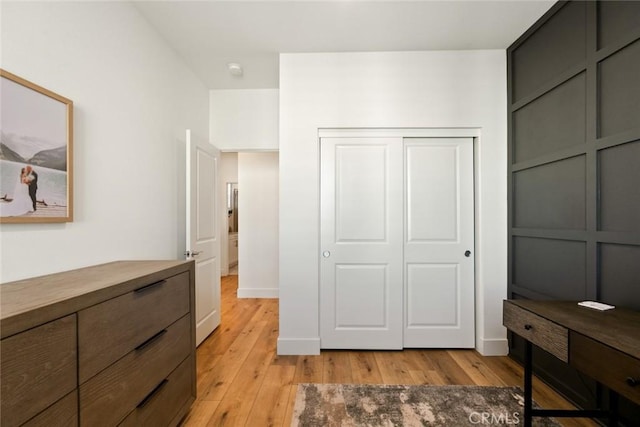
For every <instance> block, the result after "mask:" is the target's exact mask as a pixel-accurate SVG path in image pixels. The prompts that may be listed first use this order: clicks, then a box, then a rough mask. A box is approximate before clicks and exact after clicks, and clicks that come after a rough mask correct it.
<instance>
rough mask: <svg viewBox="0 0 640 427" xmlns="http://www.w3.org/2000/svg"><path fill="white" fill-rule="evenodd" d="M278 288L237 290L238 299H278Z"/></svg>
mask: <svg viewBox="0 0 640 427" xmlns="http://www.w3.org/2000/svg"><path fill="white" fill-rule="evenodd" d="M279 296H280V293H279V292H278V288H242V289H241V288H238V298H278V297H279Z"/></svg>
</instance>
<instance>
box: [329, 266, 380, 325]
mask: <svg viewBox="0 0 640 427" xmlns="http://www.w3.org/2000/svg"><path fill="white" fill-rule="evenodd" d="M387 281H388V280H387V267H386V266H385V265H375V264H369V265H366V264H365V265H337V266H336V281H335V283H336V290H335V295H336V313H335V315H336V320H335V325H336V328H384V327H386V326H387V317H388V315H387V312H388V310H389V303H388V293H389V289H388V285H387Z"/></svg>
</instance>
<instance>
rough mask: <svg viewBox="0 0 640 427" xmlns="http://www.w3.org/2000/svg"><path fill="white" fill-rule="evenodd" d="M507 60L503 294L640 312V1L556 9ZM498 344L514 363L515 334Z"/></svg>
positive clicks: (582, 382) (555, 364) (565, 379)
mask: <svg viewBox="0 0 640 427" xmlns="http://www.w3.org/2000/svg"><path fill="white" fill-rule="evenodd" d="M507 64H508V97H509V99H508V108H509V121H508V123H509V154H508V174H509V180H508V183H509V184H508V185H509V189H508V194H509V225H508V227H509V243H508V244H509V273H508V277H509V286H508V293H509V298H537V299H564V300H585V299H593V300H600V301H604V302H607V303H610V304H614V305H620V306H626V307H630V308H633V309H635V310H640V1H632V2H629V1H598V2H583V1H569V2H559V3H557V4H556V5H554V7H552V8H551V10H549V12H547V13H546V14H545V15H544V16H543V17H542V18H541V19H540V20H539V21H538V22H537V23H536V24H534V25H533V26H532V27H531V28H530V29H529V30H528V31H527V32H526V33H525V34H524V35H523V36H522V37H520V38H519V39H518V40H517V41H516V42H514V43H513V44H512V45H511V46H510V47H509V49H508V50H507ZM611 333H612V334H614V333H615V331H611ZM639 334H640V331H639ZM510 348H511V353H512V355H514V356H515V357H516V358H520V356H521V354H522V348H523V344H522V342H521V341H520V340H518V339H517V337H510ZM534 360H537V361H538V363H537V366H536V373H539V374H540V375H541V376H542V377H543V378H545V379H546V380H547V381H549V382H550V383H552V385H554V386H555V387H556V388H557V389H559V390H560V391H561V392H563V393H564V394H565V395H567V396H568V397H569V398H571V399H572V400H574V401H575V402H576V403H577V404H579V405H581V406H584V407H588V406H592V405H596V404H601V405H604V406H606V405H607V402H606V401H604V399H606V393H603V390H601V387H600V386H598V385H597V384H595V383H594V382H593V381H591V380H590V379H588V378H585V377H583V376H581V375H580V374H578V373H577V372H575V371H568V368H567V366H566V365H564V364H563V363H561V362H559V361H557V360H556V359H555V358H554V357H552V356H549V355H547V354H546V353H544V352H543V351H542V350H539V349H537V351H536V352H535V353H534ZM622 406H623V408H622V410H623V413H624V416H626V418H627V422H628V423H632V425H640V408H638V407H637V406H633V405H632V404H631V403H629V402H623V405H622Z"/></svg>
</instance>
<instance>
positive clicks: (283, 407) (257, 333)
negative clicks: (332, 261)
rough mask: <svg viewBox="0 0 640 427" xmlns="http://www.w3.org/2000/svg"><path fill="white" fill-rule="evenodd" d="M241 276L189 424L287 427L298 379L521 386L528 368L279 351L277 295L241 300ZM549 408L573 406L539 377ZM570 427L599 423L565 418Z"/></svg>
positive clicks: (538, 389)
mask: <svg viewBox="0 0 640 427" xmlns="http://www.w3.org/2000/svg"><path fill="white" fill-rule="evenodd" d="M237 286H238V276H227V277H225V278H223V279H222V285H221V289H222V308H221V316H222V323H221V325H220V326H219V327H218V329H216V331H214V333H213V334H211V336H209V337H208V338H207V339H206V340H205V341H204V342H203V343H202V344H201V345H200V346H199V347H198V350H197V362H196V365H197V375H198V378H197V382H198V396H197V399H196V402H195V403H194V405H193V406H192V408H191V410H190V412H189V413H188V415H187V417H186V418H185V419H184V420H183V422H182V425H183V426H189V427H192V426H195V427H199V426H205V425H210V426H225V425H226V426H233V427H236V426H238V427H240V426H247V427H253V426H285V427H288V426H289V425H290V423H291V417H292V414H293V406H294V403H295V395H296V392H297V384H299V383H353V384H385V383H387V384H390V383H392V384H434V385H447V384H481V385H496V386H501V385H509V386H519V387H522V382H523V372H522V371H523V370H522V367H521V366H520V365H519V364H518V363H517V362H515V361H514V360H513V359H511V358H509V357H483V356H481V355H480V354H478V353H477V352H476V351H475V350H430V349H424V350H423V349H410V350H404V351H389V352H386V351H385V352H382V351H381V352H374V351H347V350H332V351H323V352H322V353H321V354H320V355H319V356H277V355H275V352H276V342H277V338H278V326H279V323H278V322H279V319H278V300H277V299H252V298H248V299H238V298H237ZM533 396H534V399H535V400H536V401H537V402H538V403H539V404H540V405H542V406H543V407H548V408H572V406H571V405H570V404H569V403H568V402H567V401H566V400H564V399H563V398H562V397H561V396H560V395H558V394H557V393H556V392H555V391H554V390H552V389H551V388H550V387H549V386H547V385H546V384H544V383H543V382H542V381H540V380H538V379H537V378H535V379H534V390H533ZM559 421H560V423H561V424H562V425H563V426H565V427H594V426H596V424H595V423H594V422H592V421H590V420H586V419H562V420H559Z"/></svg>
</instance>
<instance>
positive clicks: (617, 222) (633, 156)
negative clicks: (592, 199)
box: [598, 141, 640, 232]
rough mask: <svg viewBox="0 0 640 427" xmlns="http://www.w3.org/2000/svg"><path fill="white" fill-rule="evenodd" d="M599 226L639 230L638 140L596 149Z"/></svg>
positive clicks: (602, 228)
mask: <svg viewBox="0 0 640 427" xmlns="http://www.w3.org/2000/svg"><path fill="white" fill-rule="evenodd" d="M598 160H599V164H600V174H599V179H600V229H601V230H603V231H625V232H630V231H631V232H640V185H639V183H640V141H634V142H630V143H627V144H624V145H618V146H615V147H612V148H608V149H606V150H602V151H600V152H599V153H598Z"/></svg>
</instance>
